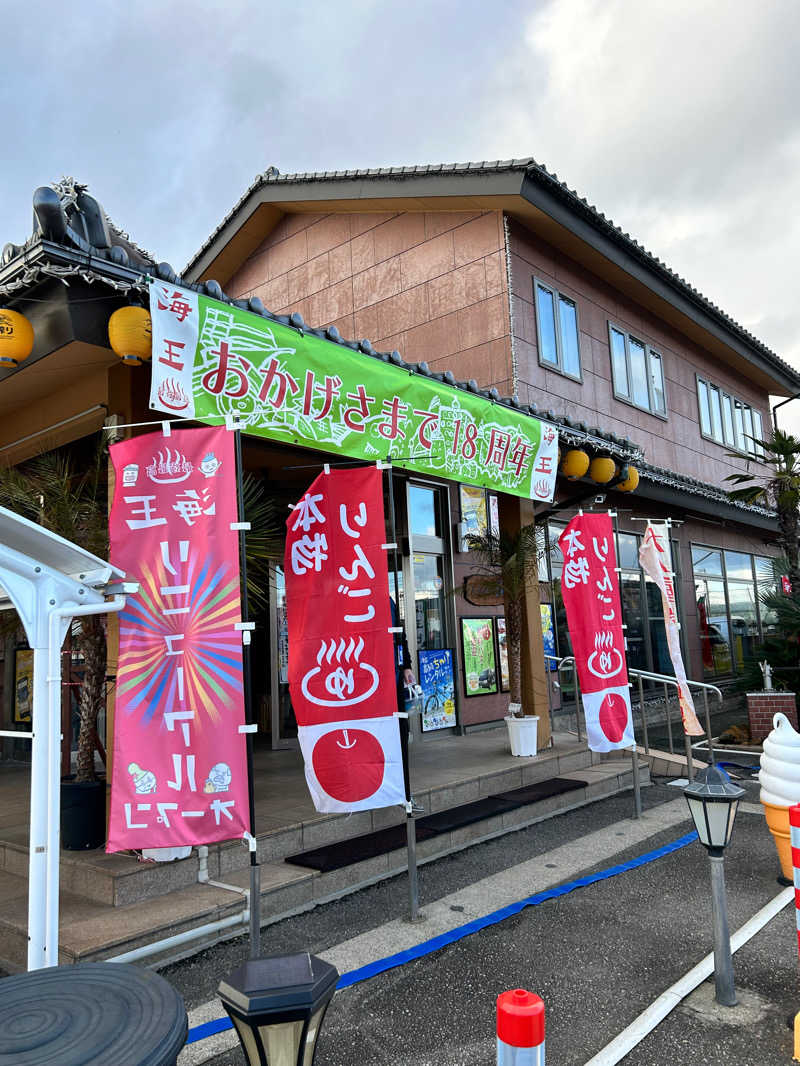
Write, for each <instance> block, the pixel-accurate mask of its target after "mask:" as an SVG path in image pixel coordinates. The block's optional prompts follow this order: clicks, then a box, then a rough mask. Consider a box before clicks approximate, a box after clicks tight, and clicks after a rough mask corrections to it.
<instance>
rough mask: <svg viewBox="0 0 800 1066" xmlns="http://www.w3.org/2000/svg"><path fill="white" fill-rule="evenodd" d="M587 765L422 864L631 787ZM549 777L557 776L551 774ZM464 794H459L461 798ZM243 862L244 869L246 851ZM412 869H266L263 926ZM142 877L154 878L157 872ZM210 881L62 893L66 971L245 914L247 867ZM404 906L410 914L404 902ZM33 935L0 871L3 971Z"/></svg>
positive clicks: (13, 882)
mask: <svg viewBox="0 0 800 1066" xmlns="http://www.w3.org/2000/svg"><path fill="white" fill-rule="evenodd" d="M582 761H584V762H585V763H586V765H583V766H576V767H575V768H573V769H569V770H565V771H564V772H563V773H562V774H560V775H559V776H562V777H566V778H572V779H576V778H581V779H584V780H585V781H586V782H587V784H586V785H585V786H583V787H582V788H579V789H575V790H573V791H571V792H567V793H562V794H561V795H558V796H551V797H548V798H547V799H544V800H541V801H539V802H538V803H535V804H529V805H527V806H525V807H520V808H517V809H516V810H513V811H508V812H506V813H504V814H501V815H496V816H494V817H492V818H488V819H485V820H483V821H481V822H477V823H474V824H473V825H469V826H464V827H462V828H460V829H455V830H453V831H451V832H449V833H443V834H441V835H440V836H438V837H435V838H433V839H431V840H426V841H421V842H420V843H419V844H418V846H417V858H418V862H419V863H420V864H422V863H425V862H429V861H431V860H433V859H436V858H440V857H442V856H443V855H447V854H450V853H452V852H455V851H459V850H461V849H463V848H466V847H470V846H471V845H473V844H476V843H479V842H480V841H483V840H488V839H491V838H493V837H497V836H501V835H503V834H506V833H509V832H513V831H514V830H516V829H521V828H523V827H525V826H527V825H531V824H533V823H535V822H538V821H542V820H544V819H546V818H550V817H553V816H554V815H556V814H559V813H562V812H564V811H567V810H571V809H574V808H576V807H580V806H583V805H585V804H587V803H591V802H592V801H594V800H596V799H600V798H602V797H603V796H608V795H612V794H613V793H615V792H619V791H622V790H624V789H628V788H630V787H631V778H632V773H631V765H630V759H628V758H624V759H616V760H604V761H602V762H600V761H597V762H596V763H595V764H594V765H592V764H591V758H590V759H588V760H582ZM533 765H534V764H532V763H530V764H528V766H527V767H520V768H519V769H518V770H515V771H513V772H512V773H513V775H515V777H516V779H515V780H512V781H511V782H508V781H507V780H506V777H507V775H506V774H503V775H500V776H501V777H502V778H503V780H501V781H500V782H494V783H493V784H491V785H490V784H489V783H486V785H485V787H484V786H483V785H482V786H481V787H480V790H479V791H478V792H477V793H475V791H474V790H473V791H472V793H471V794H468V795H467V796H466V798H465V799H464V800H463V802H470V801H472V800H474V799H477V798H480V796H486V795H489V794H491V793H492V792H498V791H503V790H505V789H506V788H513V787H518V788H519V787H522V785H523V784H528V783H530V781H532V780H537V779H539V780H541V777H539V778H535V777H534V778H531V777H529V776H527V774H528V771H529V770H531V769H533ZM546 776H549V777H552V776H555V775H554V774H553V773H552V767H551V770H550V772H549V773H548V774H547V775H546ZM648 783H649V775H648V773H647V769H646V767H644V768H643V771H642V784H643V785H646V784H648ZM437 792H438V793H440V795H438V797H437V796H436V795H435V794H436V793H437ZM444 793H445V790H444V789H439V790H436V789H434V790H431V795H429V796H427V797H426V798H427V799H428V801H429V803H430V805H431V806H432V807H433V809H434V810H445V809H448V808H449V807H453V806H458V803H452V802H448V803H445V802H444V801H445V799H446V798H449V797H446V796H445V794H444ZM461 794H462V793H461V792H460V789H459V795H461ZM431 806H429V805H428V804H426V809H428V810H430V809H431ZM373 813H376V814H379V813H380V812H373ZM349 821H350V825H349V826H347V825H345V826H342V824H341V820H339V819H336V820H335V824H334V829H335V832H336V833H337V834H339V835H338V836H337V839H345V838H346V837H349V836H355V835H358V833H359V832H365V831H368V830H365V829H364V828H363V827H361V828H358V829H356V828H355V827H354V826H353V820H352V819H350V820H349ZM303 828H305V827H303ZM343 830H349V831H347V832H343ZM320 842H324V840H323V838H322V837H321V836H320V833H319V831H315V832H313V833H309V835H308V836H307V838H306V841H305V844H304V845H303V844H302V842H301V847H303V846H305V847H316V846H318V845H319V843H320ZM301 847H297V846H295V847H294V850H295V851H298V850H301ZM259 850H261V849H259ZM242 852H243V853H244V855H245V859H246V852H244V849H243V848H242ZM288 853H290V852H287V854H288ZM109 858H113V856H109ZM405 864H406V852H405V849H399V850H397V851H393V852H390V853H388V854H386V855H381V856H377V857H376V858H373V859H368V860H366V861H365V862H360V863H355V864H353V865H352V866H347V867H344V868H343V869H340V870H332V871H329V872H327V873H319V872H316V871H312V870H307V869H304V868H301V867H297V866H292V865H291V864H290V863H286V862H284V861H283V856H280V857H273V858H272V859H269V860H268V859H265V860H263V861H262V864H261V919H262V924H263V925H268V924H271V923H273V922H276V921H279V920H281V919H283V918H285V917H288V916H289V915H292V914H297V913H300V912H302V911H304V910H309V909H311V908H312V907H315V906H318V905H320V904H323V903H326V902H328V901H330V900H333V899H338V898H339V897H340V896H342V895H346V894H348V893H351V892H356V891H358V890H359V889H361V888H364V887H365V886H367V885H369V884H374V883H375V882H377V881H381V880H384V879H386V878H389V877H393V876H396V875H397V874H401V873H403V872H404V870H405V869H406V865H405ZM160 865H161V867H162V869H163V868H164V867H179V866H185V868H186V869H189V870H195V876H196V862H191V861H190V860H188V859H187V860H184V861H183V862H182V863H170V864H160ZM145 869H146V870H149V869H150V867H146V868H145ZM211 876H212V881H216V880H218V879H219V880H222V881H223V882H224V883H225V884H226V885H227V886H228V887H222V886H221V885H219V884H216V885H215V884H199V883H196V881H195V882H194V883H192V884H188V885H179V886H176V887H173V888H172V889H171V890H169V891H167V892H162V893H161V894H159V895H157V896H150V897H145V898H141V899H139V900H135V901H133V900H129V901H127V902H117V903H116V904H114V903H111V902H108V901H99V900H95V899H91V898H88V897H87V896H86V895H84V894H80V895H79V894H76V893H74V892H72V891H62V894H61V901H60V904H61V908H60V914H61V918H60V921H61V932H60V942H59V961H60V962H62V963H65V964H67V963H73V962H78V961H93V960H94V961H97V960H100V959H107V958H110V957H113V956H116V955H120V954H123V953H125V952H128V951H132V950H135V949H137V948H141V947H143V946H145V945H149V944H154V943H156V942H159V941H161V940H163V939H165V938H166V937H171V936H176V935H179V934H182V933H186V932H188V931H189V930H194V929H197V928H199V927H201V926H204V925H206V924H208V923H213V922H216V921H219V920H221V919H226V918H231V917H234V916H236V915H241V914H242V913H243V911H244V908H245V905H246V904H245V897H244V894H243V893H244V890H245V889H247V888H248V887H249V869H248V867H247V866H246V865H244V864H241V865H237V867H236V868H235V869H229V870H228V871H227V873H226V874H225V875H224V876H223V875H216V874H213V873H212V875H211ZM120 880H121V881H122V880H124V878H120ZM401 905H403V906H404V905H405V897H403V904H401ZM246 929H247V926H246V925H245V924H244V923H239V924H238V925H236V926H233V927H230V928H228V929H226V930H223V931H214V932H211V931H209V932H208V933H206V934H205V935H203V936H201V937H199V938H195V939H192V940H190V941H187V942H186V943H182V944H173V945H171V946H168V947H166V948H165V949H163V950H162V951H160V952H159V953H158V954H156V955H153V956H148V958H147V960H146V961H147V962H148V963H149V964H158V963H165V962H167V961H172V960H175V959H177V958H181V957H184V956H186V955H189V954H194V953H196V952H197V951H200V950H202V948H204V947H207V946H209V945H210V944H212V943H215V942H217V941H219V940H220V939H222V938H223V937H226V936H236V935H240V934H241V933H244V932H246ZM26 930H27V885H26V881H25V880H24V879H23V878H22V877H18V876H15V875H13V874H10V873H8V872H5V871H0V965H1V966H3V967H4V968H6V969H8V970H10V971H12V972H13V971H17V970H20V969H24V967H25V959H26V955H27V932H26Z"/></svg>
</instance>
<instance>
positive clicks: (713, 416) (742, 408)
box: [697, 377, 764, 457]
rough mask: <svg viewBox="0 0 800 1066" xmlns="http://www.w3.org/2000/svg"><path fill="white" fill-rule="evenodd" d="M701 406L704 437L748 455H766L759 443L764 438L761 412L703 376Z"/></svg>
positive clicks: (699, 389) (699, 392)
mask: <svg viewBox="0 0 800 1066" xmlns="http://www.w3.org/2000/svg"><path fill="white" fill-rule="evenodd" d="M697 403H698V406H699V408H700V432H701V433H702V435H703V436H704V437H709V438H710V439H711V440H715V441H716V442H717V444H726V445H727V446H728V447H729V448H734V449H735V450H736V451H740V452H745V453H746V454H747V455H752V456H755V457H762V456H763V454H764V452H763V449H762V448H761V446H760V445H759V444H757V443H756V442H757V441H760V440H763V439H764V430H763V426H762V422H761V414H760V412H759V411H756V410H755V409H754V408H752V407H751V406H750V405H749V404H747V403H743V402H742V401H741V400H737V399H736V397H735V396H732V395H731V394H730V393H729V392H725V391H724V389H721V388H719V386H718V385H714V384H712V383H711V382H710V381H708V380H706V379H705V378H701V377H698V378H697Z"/></svg>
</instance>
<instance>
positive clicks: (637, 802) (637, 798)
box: [608, 510, 644, 818]
mask: <svg viewBox="0 0 800 1066" xmlns="http://www.w3.org/2000/svg"><path fill="white" fill-rule="evenodd" d="M608 513H609V515H610V516H611V528H612V529H613V531H614V552H615V554H616V556H617V590H618V592H619V602H620V604H622V572H621V567H620V565H619V529H618V522H617V511H616V510H614V511H609V512H608ZM623 639H624V641H625V660H626V663H627V659H628V635H627V627H625V626H623ZM639 683H640V690H639V691H640V692H641V678H640V679H639ZM639 710H640V712H641V714H642V718H643V719H644V705H643V703H642V698H641V695H640V697H639ZM631 729H632V730H633V747H632V748H631V769H632V773H633V817H634V818H641V817H642V786H641V781H640V779H639V752H638V751H637V749H636V722H635V720H634V717H633V708H632V707H631Z"/></svg>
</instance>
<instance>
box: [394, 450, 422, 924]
mask: <svg viewBox="0 0 800 1066" xmlns="http://www.w3.org/2000/svg"><path fill="white" fill-rule="evenodd" d="M386 469H387V471H388V475H389V478H388V484H389V526H390V533H389V535H390V537H391V540H390V543H391V544H393V545H394V547H393V548H392V574H393V578H394V605H395V610H396V612H397V624H398V625H401V624H402V623H401V620H400V586H399V581H398V577H397V573H398V553H397V522H396V518H395V509H394V473H393V469H392V456H391V453H389V455H387V457H386ZM401 641H402V634H400V635H398V634H395V651H394V654H395V670H397V669H398V663H399V658H400V656H399V648H400V645H401ZM399 687H400V686H399V684H398V685H397V688H398V689H399ZM399 710H400V707H399V706H398V711H399ZM399 722H400V750H401V752H402V756H403V784H404V786H405V791H406V851H407V853H408V863H407V865H408V907H409V914H408V918H409V921H411V922H416V921H419V883H418V879H417V827H416V825H415V823H414V812H413V808H412V800H411V766H410V763H409V755H408V735H409V732H410V731H411V722H410V721H409V719H408V717H405V718H400V719H399Z"/></svg>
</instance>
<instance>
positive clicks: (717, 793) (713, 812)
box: [683, 766, 745, 1007]
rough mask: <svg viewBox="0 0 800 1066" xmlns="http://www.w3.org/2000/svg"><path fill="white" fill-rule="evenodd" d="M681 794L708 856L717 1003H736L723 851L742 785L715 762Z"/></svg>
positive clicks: (727, 1004) (733, 1004)
mask: <svg viewBox="0 0 800 1066" xmlns="http://www.w3.org/2000/svg"><path fill="white" fill-rule="evenodd" d="M683 794H684V796H685V797H686V802H687V803H688V804H689V813H690V814H691V816H692V820H693V821H694V824H695V828H696V829H697V835H698V837H699V838H700V843H701V844H702V845H703V846H704V847H705V848H706V850H707V851H708V857H709V859H710V860H711V904H712V911H713V917H714V984H715V990H716V991H715V996H714V998H715V999H716V1001H717V1003H721V1004H722V1005H723V1006H725V1007H735V1006H736V989H735V988H734V985H733V961H732V959H731V934H730V930H729V929H728V905H727V901H726V898H725V874H724V871H723V855H724V852H725V848H726V847H727V846H728V842H729V841H730V838H731V832H732V830H733V821H734V819H735V817H736V810H737V808H738V806H739V800H740V799H741V798H742V796H743V795H744V794H745V790H744V789H743V788H739V787H738V786H737V785H732V784H731V782H730V781H729V780H728V778H727V777H726V776H725V775H724V774H723V773H722V771H721V770H720V769H718V767H716V766H709V767H708V769H706V770H703V771H702V772H701V773H699V774H697V776H696V777H695V779H694V781H693V782H692V783H691V784H690V785H688V786H687V787H686V788H685V789H684V790H683Z"/></svg>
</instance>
